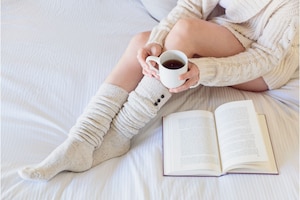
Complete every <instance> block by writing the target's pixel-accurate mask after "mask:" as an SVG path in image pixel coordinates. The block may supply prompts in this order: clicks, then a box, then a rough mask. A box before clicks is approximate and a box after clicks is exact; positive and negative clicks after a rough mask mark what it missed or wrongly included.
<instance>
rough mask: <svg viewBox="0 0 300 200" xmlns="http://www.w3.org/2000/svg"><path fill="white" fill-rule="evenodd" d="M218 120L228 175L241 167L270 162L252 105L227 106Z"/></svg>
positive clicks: (248, 103) (240, 102)
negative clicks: (242, 165)
mask: <svg viewBox="0 0 300 200" xmlns="http://www.w3.org/2000/svg"><path fill="white" fill-rule="evenodd" d="M215 116H216V124H217V130H218V139H219V145H220V146H219V148H220V154H221V160H222V167H223V170H224V171H227V170H230V169H232V168H233V167H235V166H236V165H239V164H246V163H251V162H258V161H267V160H268V156H267V153H266V149H265V146H264V140H263V137H262V133H261V129H260V126H259V122H258V119H257V114H256V112H255V108H254V106H253V103H252V101H250V100H248V101H237V102H230V103H227V104H223V105H222V106H220V107H219V108H217V109H216V111H215Z"/></svg>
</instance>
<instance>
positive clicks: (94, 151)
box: [19, 0, 299, 180]
mask: <svg viewBox="0 0 300 200" xmlns="http://www.w3.org/2000/svg"><path fill="white" fill-rule="evenodd" d="M216 11H217V12H216ZM297 32H298V2H297V0H274V1H272V0H251V1H238V0H220V1H219V0H202V1H201V0H179V1H178V3H177V6H176V7H175V8H174V9H173V10H172V11H171V12H170V13H169V15H168V16H167V17H166V18H165V19H164V20H162V21H161V22H160V23H159V24H158V25H157V26H156V27H154V28H153V30H152V31H151V32H144V33H140V34H138V35H137V36H135V37H134V38H133V39H132V40H131V42H130V44H129V45H128V48H127V49H126V51H125V52H124V54H123V56H122V57H121V59H120V61H119V62H118V63H117V65H116V67H115V68H114V70H113V71H112V72H111V74H110V75H109V76H108V77H107V79H106V81H105V82H104V83H103V84H102V85H101V87H100V88H99V90H98V92H97V93H96V95H95V96H94V97H93V99H92V100H91V102H90V103H89V105H88V106H87V108H86V110H85V111H84V113H83V114H82V115H81V116H80V117H79V119H78V120H77V122H76V124H75V125H74V127H73V128H72V129H71V130H70V133H69V137H68V138H67V140H65V141H64V142H63V143H62V144H61V145H60V146H59V147H57V148H56V149H55V150H54V151H53V152H52V153H51V154H50V155H49V156H48V157H47V158H46V159H45V160H44V161H42V162H41V163H39V164H37V165H35V166H29V167H25V168H24V169H22V170H20V171H19V175H20V176H21V177H22V178H24V179H28V180H49V179H51V178H52V177H54V176H55V175H56V174H58V173H59V172H61V171H66V170H67V171H74V172H81V171H85V170H88V169H90V168H91V167H92V166H95V165H97V164H99V163H101V162H103V161H105V160H107V159H110V158H112V157H115V156H120V155H122V154H124V153H126V152H127V151H128V149H129V148H130V139H131V138H132V137H133V136H134V135H136V134H137V133H138V132H139V129H141V128H143V127H144V126H145V124H146V123H148V122H149V121H150V120H151V119H152V118H153V117H155V116H156V114H157V112H158V111H159V110H160V108H161V107H162V106H163V105H164V104H165V103H166V102H167V101H168V99H169V98H170V97H171V94H172V93H177V92H182V91H185V90H188V89H189V88H190V87H192V86H197V85H199V84H202V85H206V86H232V87H234V88H237V89H241V90H248V91H255V92H260V91H265V90H268V89H275V88H279V87H281V86H282V85H284V84H285V83H286V82H287V81H288V80H290V79H291V78H293V76H294V75H295V74H296V73H297V70H298V69H299V66H298V62H297V57H298V40H297V39H298V37H297ZM169 49H178V50H181V51H183V52H184V53H185V54H186V55H187V56H188V57H189V58H190V59H189V61H190V62H189V70H188V72H187V73H185V74H182V75H181V76H180V77H179V78H180V79H183V80H186V82H185V84H184V85H182V86H180V87H178V88H165V87H164V86H163V85H162V84H161V83H160V81H159V77H158V76H157V75H156V74H155V72H154V71H152V70H150V68H149V66H148V65H147V64H146V63H145V59H146V58H147V57H148V56H150V55H155V56H159V55H160V54H161V53H162V52H163V51H165V50H169Z"/></svg>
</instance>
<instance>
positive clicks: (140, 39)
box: [130, 32, 150, 48]
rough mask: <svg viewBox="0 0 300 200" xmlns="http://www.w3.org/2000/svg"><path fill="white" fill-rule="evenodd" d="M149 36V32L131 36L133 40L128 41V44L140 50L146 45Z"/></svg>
mask: <svg viewBox="0 0 300 200" xmlns="http://www.w3.org/2000/svg"><path fill="white" fill-rule="evenodd" d="M149 36H150V32H141V33H138V34H136V35H135V36H133V38H132V39H131V41H130V44H131V45H133V46H135V47H137V48H140V47H142V46H144V45H145V44H146V42H147V41H148V39H149Z"/></svg>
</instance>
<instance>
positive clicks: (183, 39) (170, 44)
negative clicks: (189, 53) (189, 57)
mask: <svg viewBox="0 0 300 200" xmlns="http://www.w3.org/2000/svg"><path fill="white" fill-rule="evenodd" d="M194 23H195V22H194V19H180V20H179V21H178V22H177V23H176V24H175V25H174V27H173V28H172V30H171V31H170V32H169V34H168V36H167V38H166V41H165V46H166V48H169V49H170V48H177V49H178V48H180V47H181V46H182V45H186V44H187V42H188V41H191V40H190V38H191V36H192V33H193V26H194Z"/></svg>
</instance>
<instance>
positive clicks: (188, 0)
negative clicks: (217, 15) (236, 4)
mask: <svg viewBox="0 0 300 200" xmlns="http://www.w3.org/2000/svg"><path fill="white" fill-rule="evenodd" d="M217 3H218V0H210V1H206V0H204V1H202V0H178V2H177V5H176V6H175V8H173V10H172V11H171V12H170V13H169V14H168V16H166V18H164V19H163V20H161V21H160V23H159V24H158V25H157V26H155V27H154V28H153V29H152V31H151V34H150V37H149V40H148V42H147V43H148V44H149V43H157V44H160V45H161V46H164V41H165V38H166V36H167V35H168V33H169V32H170V30H171V29H172V28H173V26H174V25H175V24H176V22H177V21H178V20H179V19H181V18H191V17H194V18H200V19H206V18H207V17H208V15H209V13H210V12H211V11H212V10H213V9H214V8H215V7H216V5H217Z"/></svg>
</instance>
